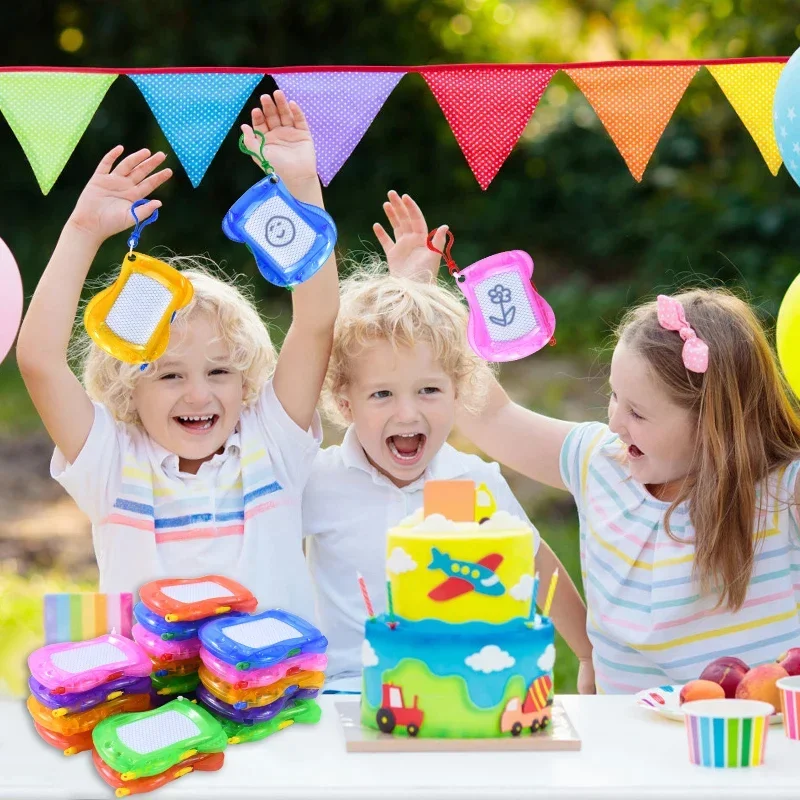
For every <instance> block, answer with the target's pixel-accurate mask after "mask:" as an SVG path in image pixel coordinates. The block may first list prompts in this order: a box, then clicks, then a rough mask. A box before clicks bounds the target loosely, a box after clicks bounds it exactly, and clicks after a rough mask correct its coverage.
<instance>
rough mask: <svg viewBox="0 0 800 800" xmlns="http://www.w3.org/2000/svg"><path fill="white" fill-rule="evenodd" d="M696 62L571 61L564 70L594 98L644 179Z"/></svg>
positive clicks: (619, 145)
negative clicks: (589, 63) (578, 63)
mask: <svg viewBox="0 0 800 800" xmlns="http://www.w3.org/2000/svg"><path fill="white" fill-rule="evenodd" d="M698 69H699V67H698V66H694V65H691V66H688V65H687V66H683V65H674V66H673V65H664V64H654V65H652V66H631V67H627V66H615V67H572V68H570V69H566V70H564V71H565V72H566V73H567V75H569V76H570V78H572V80H573V81H574V82H575V85H576V86H577V87H578V88H579V89H580V90H581V91H582V92H583V94H584V96H585V97H586V99H587V100H588V101H589V103H591V106H592V108H594V110H595V113H596V114H597V116H598V117H599V118H600V121H601V122H602V123H603V125H604V126H605V128H606V130H607V131H608V134H609V136H611V139H612V140H613V142H614V144H615V145H616V146H617V149H618V150H619V152H620V155H621V156H622V157H623V158H624V159H625V163H626V164H627V165H628V169H629V170H630V171H631V175H633V177H634V178H636V180H637V181H640V180H641V179H642V175H643V174H644V170H645V167H647V162H648V161H649V160H650V156H652V155H653V151H654V150H655V149H656V145H657V144H658V140H659V139H660V138H661V134H662V133H664V128H666V127H667V123H668V122H669V120H670V117H671V116H672V114H673V112H674V111H675V107H676V106H677V105H678V103H679V102H680V99H681V97H683V93H684V92H685V91H686V87H687V86H688V85H689V82H690V81H691V80H692V78H693V77H694V75H695V73H696V72H697V70H698Z"/></svg>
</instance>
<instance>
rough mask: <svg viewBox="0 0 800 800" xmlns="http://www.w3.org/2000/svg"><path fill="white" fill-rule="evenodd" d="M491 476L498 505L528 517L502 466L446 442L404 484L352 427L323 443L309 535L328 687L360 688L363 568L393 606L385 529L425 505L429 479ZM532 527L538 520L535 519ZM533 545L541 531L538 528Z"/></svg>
mask: <svg viewBox="0 0 800 800" xmlns="http://www.w3.org/2000/svg"><path fill="white" fill-rule="evenodd" d="M456 478H462V479H472V480H474V481H475V483H476V485H477V484H480V483H485V484H486V485H487V486H488V488H489V490H490V491H491V492H492V494H493V495H494V497H495V500H496V502H497V507H498V509H500V510H503V511H508V512H509V513H510V514H514V515H515V516H517V517H519V518H520V519H522V520H527V519H528V518H527V515H526V514H525V512H524V510H523V509H522V506H521V505H520V504H519V503H518V502H517V500H516V498H515V497H514V495H513V494H512V493H511V489H509V487H508V484H507V483H506V481H505V478H503V476H502V475H501V473H500V467H499V466H498V465H497V464H495V463H487V462H486V461H484V460H483V459H481V458H479V457H478V456H476V455H471V454H469V453H461V452H459V451H458V450H456V449H455V448H453V447H451V446H450V445H449V444H445V445H444V446H443V447H442V448H441V450H439V452H438V453H437V454H436V455H435V456H434V457H433V459H432V460H431V463H430V464H429V465H428V468H427V469H426V470H425V473H424V474H423V475H422V476H421V477H420V478H419V479H417V480H416V481H415V482H414V483H412V484H410V485H408V486H405V487H403V488H399V487H397V486H395V485H394V484H393V483H392V482H391V481H390V480H389V479H388V478H387V477H386V476H385V475H383V474H381V473H380V472H378V471H377V470H376V469H375V467H373V466H372V465H371V464H370V463H369V461H367V457H366V455H365V454H364V450H363V448H362V447H361V444H360V442H359V441H358V438H357V436H356V434H355V430H354V429H353V428H352V427H351V428H349V429H348V430H347V433H346V434H345V436H344V441H343V442H342V444H341V445H340V446H335V447H327V448H325V449H324V450H321V451H320V452H319V453H318V454H317V457H316V459H315V460H314V465H313V467H312V470H311V476H310V478H309V480H308V484H307V485H306V490H305V492H304V493H303V535H304V536H306V537H308V538H307V539H306V549H307V556H308V562H309V566H310V568H311V576H312V579H313V581H314V589H315V593H316V598H317V614H318V617H319V621H320V628H321V629H322V632H323V633H324V634H325V636H327V638H328V643H329V644H328V670H327V675H328V684H327V686H328V688H330V687H335V688H337V689H344V688H347V689H358V688H359V678H360V675H361V646H362V642H363V640H364V622H365V620H366V617H367V613H366V609H365V608H364V601H363V599H362V596H361V591H360V589H359V587H358V583H357V578H356V573H357V572H360V573H361V574H362V575H363V576H364V581H365V582H366V585H367V589H368V591H369V595H370V599H371V601H372V605H373V607H374V610H375V613H376V614H381V613H383V612H384V611H386V534H387V531H388V530H389V528H391V527H393V526H395V525H397V523H398V522H400V521H401V520H402V519H403V518H404V517H407V516H408V515H410V514H412V513H414V512H415V511H416V510H417V509H419V508H421V507H422V500H423V493H422V487H423V484H424V482H425V481H426V480H449V479H456ZM531 527H532V528H533V525H531ZM534 536H535V540H534V549H538V547H539V535H538V533H537V532H536V529H535V528H534Z"/></svg>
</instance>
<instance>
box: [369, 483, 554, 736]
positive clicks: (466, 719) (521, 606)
mask: <svg viewBox="0 0 800 800" xmlns="http://www.w3.org/2000/svg"><path fill="white" fill-rule="evenodd" d="M386 571H387V585H386V588H387V595H388V597H387V600H388V603H387V605H388V609H389V611H388V613H387V614H381V615H379V616H377V617H374V618H372V619H369V620H367V622H366V625H365V636H364V644H363V651H362V662H363V666H364V672H363V688H362V695H361V722H362V724H363V725H365V726H367V727H370V728H376V729H378V730H380V731H383V732H384V733H391V734H394V735H401V736H402V735H408V736H420V737H429V738H434V737H438V738H490V737H497V736H509V735H511V736H519V735H520V734H521V733H523V732H525V731H528V732H534V733H535V732H536V731H539V730H541V729H543V728H545V727H547V725H548V724H549V722H550V711H551V706H552V690H553V665H554V662H555V646H554V644H553V626H552V624H551V622H550V620H549V619H547V618H546V617H542V616H540V615H538V614H535V613H534V610H535V604H534V603H533V595H534V592H535V589H534V575H535V572H534V533H533V531H532V530H531V528H530V527H529V525H528V524H527V522H526V521H523V520H520V519H518V518H516V517H514V516H512V515H511V514H508V513H507V512H504V511H495V509H494V503H493V500H492V498H491V495H489V493H488V491H487V490H486V489H485V487H484V486H481V487H479V488H478V490H477V491H476V489H475V485H474V484H473V483H472V481H429V482H428V483H426V485H425V508H424V510H423V511H422V512H421V513H418V514H417V515H414V516H412V517H410V518H408V519H407V520H404V521H403V522H401V523H400V524H399V525H398V526H397V527H396V528H393V529H391V530H390V531H389V534H388V542H387V561H386Z"/></svg>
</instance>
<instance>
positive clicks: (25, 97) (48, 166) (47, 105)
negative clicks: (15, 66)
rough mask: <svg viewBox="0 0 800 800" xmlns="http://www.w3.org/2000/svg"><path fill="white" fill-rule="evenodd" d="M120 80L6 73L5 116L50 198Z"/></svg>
mask: <svg viewBox="0 0 800 800" xmlns="http://www.w3.org/2000/svg"><path fill="white" fill-rule="evenodd" d="M116 79H117V76H116V75H115V74H108V73H85V72H45V71H37V72H25V71H21V72H2V73H0V112H2V114H3V116H4V117H5V118H6V120H7V121H8V124H9V125H10V126H11V130H12V131H14V135H15V136H16V137H17V139H18V141H19V143H20V145H22V149H23V150H24V151H25V155H26V156H27V158H28V161H29V162H30V164H31V167H33V172H34V175H36V180H37V181H38V183H39V187H40V188H41V190H42V194H47V193H48V192H49V191H50V189H52V188H53V184H54V183H55V182H56V180H57V178H58V176H59V175H60V174H61V171H62V170H63V169H64V165H65V164H66V163H67V161H69V157H70V156H71V155H72V152H73V150H75V146H76V145H77V144H78V142H79V141H80V138H81V136H83V133H84V131H85V130H86V128H87V126H88V125H89V122H91V119H92V117H93V116H94V113H95V111H97V107H98V106H99V105H100V101H101V100H102V99H103V98H104V97H105V94H106V92H107V91H108V87H109V86H111V84H112V83H113V82H114V81H115V80H116Z"/></svg>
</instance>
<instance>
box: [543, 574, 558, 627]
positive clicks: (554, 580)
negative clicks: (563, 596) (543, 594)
mask: <svg viewBox="0 0 800 800" xmlns="http://www.w3.org/2000/svg"><path fill="white" fill-rule="evenodd" d="M557 583H558V567H556V568H555V569H554V570H553V574H552V576H551V577H550V586H549V588H548V589H547V599H546V600H545V601H544V608H543V609H542V616H544V617H549V616H550V606H551V605H552V604H553V596H554V595H555V593H556V584H557Z"/></svg>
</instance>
